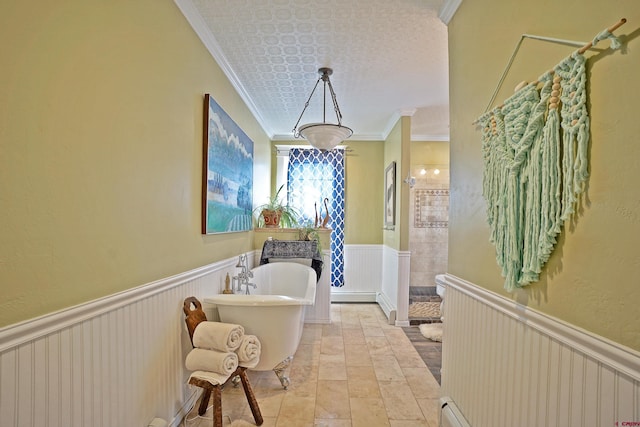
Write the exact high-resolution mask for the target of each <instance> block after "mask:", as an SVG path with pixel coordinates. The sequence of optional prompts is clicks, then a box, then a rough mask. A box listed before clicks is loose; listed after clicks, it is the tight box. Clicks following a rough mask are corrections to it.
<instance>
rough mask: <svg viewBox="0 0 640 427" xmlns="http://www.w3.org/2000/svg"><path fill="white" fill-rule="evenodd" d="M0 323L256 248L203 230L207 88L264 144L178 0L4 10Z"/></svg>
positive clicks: (0, 43)
mask: <svg viewBox="0 0 640 427" xmlns="http://www.w3.org/2000/svg"><path fill="white" fill-rule="evenodd" d="M0 50H1V51H2V64H1V66H0V70H1V71H0V75H1V77H2V78H0V99H1V100H2V102H0V206H1V207H2V208H1V209H0V236H2V237H1V238H0V294H1V295H2V298H1V300H0V326H3V325H8V324H11V323H15V322H18V321H21V320H25V319H28V318H31V317H34V316H38V315H41V314H45V313H48V312H51V311H55V310H59V309H62V308H64V307H68V306H71V305H75V304H78V303H82V302H85V301H89V300H92V299H95V298H99V297H102V296H105V295H109V294H112V293H115V292H118V291H122V290H125V289H128V288H132V287H135V286H139V285H142V284H144V283H147V282H150V281H153V280H156V279H160V278H163V277H167V276H170V275H172V274H176V273H180V272H183V271H186V270H189V269H192V268H195V267H198V266H201V265H205V264H208V263H210V262H213V261H216V260H220V259H224V258H227V257H230V256H234V255H236V254H238V253H240V252H242V251H245V250H249V249H251V242H252V233H246V232H245V233H232V234H224V235H215V236H202V235H201V234H200V206H201V203H200V189H201V163H202V154H201V153H202V117H203V94H204V93H211V94H212V95H213V97H214V98H215V99H216V101H217V102H218V103H219V104H220V105H221V106H222V107H223V108H224V109H225V110H226V111H227V113H229V115H230V116H231V117H232V118H234V120H235V121H236V122H237V123H238V124H239V125H240V127H241V128H242V129H243V130H244V131H245V132H246V133H247V135H249V136H250V137H251V138H252V139H253V140H254V143H255V145H256V149H255V151H256V154H257V157H258V158H257V160H256V163H257V165H263V166H264V165H265V164H266V165H267V167H268V164H269V161H270V159H269V157H268V153H269V148H268V146H269V141H268V138H267V137H266V135H265V134H264V132H263V131H262V130H261V128H260V127H259V125H258V124H257V122H256V121H255V119H254V118H253V117H252V116H251V114H250V113H249V111H248V109H247V108H246V106H245V105H244V103H243V102H242V100H241V99H240V98H239V97H238V95H237V94H236V92H235V91H234V90H233V88H232V86H231V85H230V84H229V82H228V81H227V79H226V78H225V77H224V75H223V73H222V71H221V70H220V68H219V67H218V66H217V64H216V63H215V61H214V60H213V59H212V58H211V56H210V54H209V53H208V52H207V51H206V49H205V48H204V46H203V45H202V43H201V42H200V40H199V39H198V38H197V36H196V35H195V33H194V32H193V30H192V29H191V27H190V26H189V25H188V23H187V21H186V20H185V18H184V17H183V15H182V14H181V13H180V11H179V10H178V8H177V7H176V5H175V4H174V2H173V1H171V0H138V1H131V2H130V1H97V0H70V1H65V2H51V1H47V0H36V1H35V3H34V2H2V3H1V4H0Z"/></svg>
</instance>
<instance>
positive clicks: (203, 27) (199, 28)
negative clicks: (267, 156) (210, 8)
mask: <svg viewBox="0 0 640 427" xmlns="http://www.w3.org/2000/svg"><path fill="white" fill-rule="evenodd" d="M174 2H175V3H176V5H177V6H178V8H179V9H180V11H181V12H182V14H183V15H184V17H185V18H186V19H187V22H189V24H190V25H191V28H193V31H195V33H196V34H197V35H198V37H199V38H200V40H201V41H202V43H203V44H204V46H205V47H206V48H207V50H208V51H209V53H210V54H211V56H213V59H215V61H216V62H217V63H218V66H220V68H221V69H222V72H223V73H224V75H225V76H226V77H227V79H229V82H230V83H231V85H232V86H233V87H234V88H235V90H236V91H237V92H238V95H239V96H240V98H242V100H243V101H244V103H245V104H246V105H247V108H249V111H251V114H253V117H255V119H256V121H257V122H258V124H259V125H260V127H261V128H262V130H263V131H264V132H265V133H266V134H267V135H268V136H269V138H270V139H273V137H272V136H271V135H273V131H271V129H270V128H269V127H268V126H267V124H266V121H265V120H264V118H263V117H262V115H261V114H260V112H259V111H258V108H256V105H255V103H254V102H253V100H252V99H251V97H250V96H249V93H248V92H247V91H246V89H245V88H244V86H243V85H242V83H241V82H240V79H239V78H238V76H237V75H236V73H235V72H234V71H233V68H231V65H230V64H229V61H228V60H227V58H226V56H225V55H224V53H223V52H222V48H221V47H220V44H218V41H217V40H216V39H215V37H213V34H211V31H209V28H208V27H207V24H206V23H205V22H204V20H203V19H202V16H201V15H200V12H198V9H196V7H195V6H194V4H193V2H192V1H191V0H174Z"/></svg>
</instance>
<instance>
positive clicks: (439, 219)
mask: <svg viewBox="0 0 640 427" xmlns="http://www.w3.org/2000/svg"><path fill="white" fill-rule="evenodd" d="M411 160H412V161H411V176H412V177H413V178H415V184H414V185H413V188H411V190H410V198H409V200H410V202H409V203H410V205H409V223H410V224H409V250H410V251H411V270H410V271H411V275H410V282H409V286H410V287H409V321H410V323H411V324H420V323H432V322H439V321H440V311H439V307H440V301H441V299H440V297H439V296H438V294H437V293H436V282H435V277H436V275H438V274H443V273H446V270H447V252H448V251H447V245H448V237H449V143H448V142H413V143H412V149H411Z"/></svg>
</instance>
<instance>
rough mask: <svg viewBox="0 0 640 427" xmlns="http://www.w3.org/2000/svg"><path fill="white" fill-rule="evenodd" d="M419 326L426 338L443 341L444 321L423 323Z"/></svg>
mask: <svg viewBox="0 0 640 427" xmlns="http://www.w3.org/2000/svg"><path fill="white" fill-rule="evenodd" d="M419 328H420V333H421V334H422V335H423V336H424V337H425V338H427V339H430V340H431V341H438V342H442V323H423V324H421V325H420V326H419Z"/></svg>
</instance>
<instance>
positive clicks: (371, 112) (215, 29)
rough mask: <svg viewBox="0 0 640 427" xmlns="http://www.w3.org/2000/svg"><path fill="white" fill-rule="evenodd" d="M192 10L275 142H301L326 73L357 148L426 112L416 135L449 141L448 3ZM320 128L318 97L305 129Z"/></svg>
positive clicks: (295, 2)
mask: <svg viewBox="0 0 640 427" xmlns="http://www.w3.org/2000/svg"><path fill="white" fill-rule="evenodd" d="M191 1H192V4H193V6H194V7H195V9H196V10H197V12H198V13H199V14H200V16H201V17H202V19H203V21H204V22H205V24H206V27H207V30H208V31H209V32H210V33H211V36H213V38H214V39H215V40H216V42H217V43H218V45H219V46H220V49H221V51H222V52H223V55H224V60H225V61H226V62H227V66H228V68H229V69H231V70H232V71H233V74H234V75H235V77H236V78H237V80H238V83H239V84H240V85H241V87H242V88H243V89H244V91H245V93H246V94H247V96H248V97H249V98H250V101H251V103H252V104H253V106H254V107H255V109H256V110H257V111H258V113H259V114H258V116H259V117H260V119H261V120H262V122H263V123H261V124H262V126H263V127H264V129H265V131H266V132H267V133H268V134H269V136H270V137H275V138H282V137H286V136H290V135H291V133H292V129H293V126H294V124H295V123H296V121H297V119H298V116H299V115H300V113H301V111H302V108H303V106H304V103H305V101H306V100H307V98H308V96H309V94H310V92H311V89H312V88H313V86H314V84H315V82H316V80H317V78H318V73H317V70H318V68H320V67H331V68H333V70H334V73H333V75H332V76H331V82H332V84H333V86H334V89H335V91H336V96H337V100H338V103H339V105H340V109H341V111H342V114H343V124H344V125H346V126H349V127H351V128H352V129H353V130H354V137H353V138H356V139H358V138H360V139H376V138H378V139H379V138H380V137H384V136H386V133H388V131H389V130H390V126H392V125H393V123H394V122H395V120H397V118H398V113H399V111H401V110H403V109H416V110H417V113H416V115H415V118H414V120H413V121H414V124H413V133H414V134H416V133H419V135H426V136H427V137H429V136H440V137H446V138H448V79H447V73H448V70H447V60H448V59H447V31H446V26H445V25H444V24H443V23H442V22H441V21H440V20H439V19H438V15H437V14H438V9H439V8H440V7H441V3H442V1H441V0H396V1H389V0H343V1H325V2H317V1H311V0H191ZM214 96H215V95H214ZM329 113H331V114H329ZM313 121H322V105H321V97H319V96H317V94H316V95H315V96H314V98H313V100H312V103H311V104H310V105H309V108H308V109H307V112H305V115H304V117H303V120H302V122H303V123H306V122H313ZM327 121H333V122H335V121H336V120H335V115H334V114H333V111H332V110H331V111H328V113H327ZM427 139H429V138H427ZM432 139H433V138H432Z"/></svg>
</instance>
